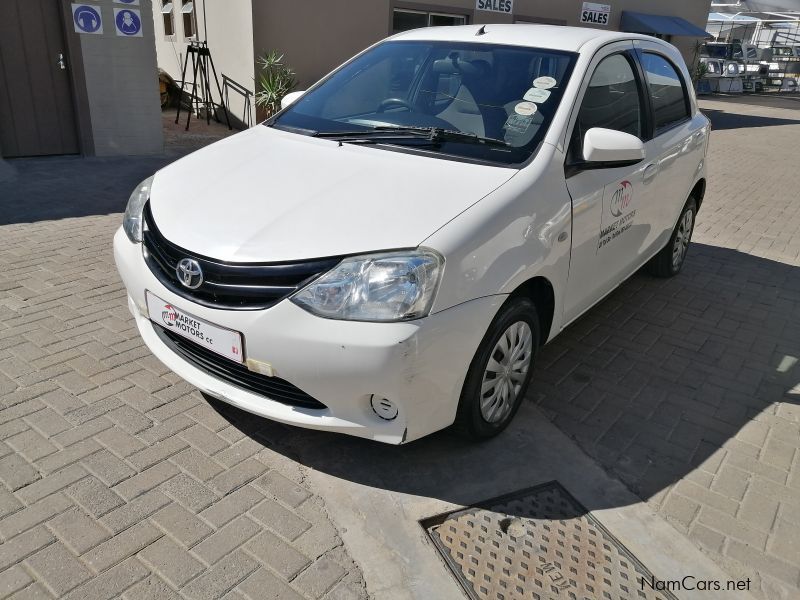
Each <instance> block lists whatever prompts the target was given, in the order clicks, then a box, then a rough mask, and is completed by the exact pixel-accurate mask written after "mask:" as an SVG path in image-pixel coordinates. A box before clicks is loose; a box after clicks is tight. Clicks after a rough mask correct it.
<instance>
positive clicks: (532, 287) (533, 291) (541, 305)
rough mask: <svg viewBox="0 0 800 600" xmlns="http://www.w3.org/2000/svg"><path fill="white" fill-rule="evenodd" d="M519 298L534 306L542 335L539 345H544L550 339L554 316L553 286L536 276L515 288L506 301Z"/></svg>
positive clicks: (548, 281) (545, 279)
mask: <svg viewBox="0 0 800 600" xmlns="http://www.w3.org/2000/svg"><path fill="white" fill-rule="evenodd" d="M519 297H523V298H529V299H531V300H532V301H533V303H534V304H535V305H536V312H537V313H538V315H539V327H540V329H541V333H542V335H541V340H540V343H541V345H544V344H545V343H546V342H547V340H548V339H549V338H550V328H551V327H552V325H553V316H554V315H555V292H554V291H553V284H552V283H550V280H548V279H547V278H546V277H542V276H541V275H537V276H536V277H532V278H530V279H528V280H527V281H525V282H523V283H521V284H520V285H519V286H517V288H516V289H515V290H514V291H513V292H511V294H510V295H509V297H508V300H511V299H512V298H519ZM508 300H507V301H506V302H508Z"/></svg>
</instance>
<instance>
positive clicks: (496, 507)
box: [422, 481, 676, 600]
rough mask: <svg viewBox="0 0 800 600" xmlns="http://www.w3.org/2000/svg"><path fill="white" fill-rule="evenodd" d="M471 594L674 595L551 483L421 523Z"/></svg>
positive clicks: (611, 598) (622, 599) (609, 599)
mask: <svg viewBox="0 0 800 600" xmlns="http://www.w3.org/2000/svg"><path fill="white" fill-rule="evenodd" d="M422 526H423V527H425V529H426V531H427V532H428V535H429V536H430V538H431V540H433V542H434V544H435V545H436V547H437V548H438V550H439V552H440V553H441V555H442V557H443V558H444V560H445V562H446V563H447V565H448V567H449V568H450V570H451V571H452V572H453V574H454V575H455V576H456V578H457V579H458V581H459V583H460V584H461V586H462V587H463V588H464V591H465V592H466V593H467V595H468V596H469V597H470V598H473V599H476V600H477V599H481V600H483V599H491V600H516V599H523V598H524V599H525V600H531V599H534V600H546V599H551V598H552V599H559V600H560V599H563V598H568V599H570V600H579V599H580V600H584V599H585V600H598V599H605V600H628V599H636V600H638V599H640V598H641V599H648V600H649V599H660V600H676V599H675V596H674V595H673V594H672V593H670V592H668V591H663V592H662V591H654V590H652V589H651V588H650V587H649V586H644V588H645V589H642V587H643V586H642V584H641V582H640V579H641V578H642V577H644V578H645V579H646V580H647V581H651V577H652V573H651V572H650V571H649V570H648V569H647V568H646V567H645V566H644V565H643V564H642V563H641V562H639V561H638V560H637V559H636V558H634V556H633V555H632V554H631V553H630V551H628V549H627V548H625V546H623V545H622V544H621V543H620V542H619V540H617V539H616V538H615V537H614V536H613V535H611V534H610V533H609V532H608V530H607V529H606V528H605V527H603V525H602V524H600V523H599V522H598V521H597V520H596V519H595V518H594V517H593V516H592V515H591V514H589V512H588V511H587V510H586V509H585V508H584V507H583V506H581V505H580V504H579V503H578V502H577V501H576V500H575V499H574V498H573V497H572V496H570V494H569V492H567V491H566V490H565V489H564V488H563V487H561V485H560V484H559V483H557V482H555V481H553V482H550V483H546V484H543V485H540V486H536V487H534V488H529V489H526V490H522V491H520V492H516V493H514V494H509V495H506V496H502V497H500V498H495V499H494V500H489V501H487V502H485V503H482V505H481V507H478V508H470V509H466V510H460V511H457V512H453V513H448V514H444V515H439V516H438V517H433V518H431V519H427V520H425V521H423V522H422Z"/></svg>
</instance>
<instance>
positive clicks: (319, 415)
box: [114, 229, 506, 444]
mask: <svg viewBox="0 0 800 600" xmlns="http://www.w3.org/2000/svg"><path fill="white" fill-rule="evenodd" d="M114 258H115V260H116V263H117V269H118V270H119V273H120V275H121V277H122V280H123V282H124V284H125V287H126V289H127V292H128V306H129V308H130V311H131V313H132V314H133V316H134V319H135V320H136V325H137V327H138V329H139V332H140V334H141V336H142V339H143V340H144V342H145V344H146V345H147V346H148V348H149V349H150V350H151V351H152V352H153V354H155V356H156V357H157V358H158V359H159V360H161V362H163V363H164V364H165V365H166V366H167V367H168V368H170V369H171V370H172V371H174V372H175V373H177V374H178V375H179V376H180V377H182V378H183V379H185V380H186V381H188V382H189V383H191V384H192V385H194V386H196V387H197V388H199V389H200V390H201V391H203V392H205V393H207V394H209V395H211V396H213V397H215V398H219V399H220V400H222V401H224V402H227V403H229V404H231V405H233V406H236V407H238V408H241V409H243V410H245V411H248V412H251V413H253V414H256V415H260V416H262V417H266V418H268V419H272V420H275V421H280V422H282V423H288V424H291V425H298V426H300V427H307V428H310V429H320V430H327V431H335V432H339V433H346V434H349V435H355V436H358V437H364V438H368V439H373V440H377V441H381V442H386V443H392V444H401V443H404V442H408V441H411V440H414V439H417V438H420V437H423V436H425V435H427V434H429V433H432V432H434V431H438V430H440V429H443V428H445V427H447V426H448V425H450V424H451V423H452V422H453V420H454V419H455V414H456V409H457V407H458V400H459V397H460V394H461V387H462V385H463V382H464V378H465V376H466V373H467V370H468V368H469V364H470V362H471V361H472V358H473V356H474V355H475V351H476V349H477V347H478V345H479V344H480V341H481V339H482V337H483V335H484V333H485V332H486V330H487V328H488V326H489V323H490V322H491V320H492V318H493V317H494V315H495V314H496V312H497V310H498V309H499V308H500V306H501V304H502V303H503V301H504V300H505V298H506V297H505V296H490V297H486V298H479V299H476V300H472V301H470V302H466V303H464V304H460V305H458V306H456V307H453V308H450V309H447V310H444V311H442V312H439V313H436V314H432V315H430V316H428V317H426V318H424V319H419V320H417V321H408V322H403V323H364V322H353V321H336V320H330V319H323V318H320V317H316V316H314V315H312V314H310V313H308V312H306V311H305V310H303V309H301V308H300V307H298V306H296V305H295V304H294V303H292V302H290V301H288V300H284V301H282V302H279V303H278V304H276V305H275V306H273V307H271V308H269V309H266V310H258V311H234V310H218V309H211V308H207V307H204V306H200V305H198V304H194V303H193V302H191V301H190V300H187V299H185V298H183V297H181V296H178V295H176V294H174V293H172V292H171V291H170V290H168V289H167V288H166V287H164V286H163V285H162V284H161V283H160V282H159V280H158V279H157V278H156V277H155V276H154V275H153V273H152V272H151V271H150V269H149V268H148V267H147V265H146V264H145V262H144V258H143V257H142V248H141V245H139V244H133V243H131V242H130V241H129V240H128V238H127V237H126V235H125V233H124V232H123V231H122V229H120V230H119V231H117V234H116V235H115V237H114ZM146 290H149V291H150V292H152V293H153V294H155V295H156V296H158V297H159V298H161V299H163V300H165V301H166V302H169V303H171V304H174V305H175V306H176V307H178V308H180V309H182V310H184V311H186V312H188V313H191V314H192V315H194V316H196V317H199V318H200V319H203V320H206V321H209V322H210V323H213V324H215V325H219V326H221V327H226V328H228V329H233V330H235V331H239V332H241V333H242V336H243V338H244V348H245V355H246V358H248V359H253V360H257V361H259V362H261V363H266V364H268V365H270V366H271V368H272V369H273V371H274V375H275V376H276V377H280V378H281V379H284V380H286V381H288V382H289V383H291V384H293V385H294V386H296V387H298V388H300V389H301V390H303V391H304V392H306V393H307V394H309V395H310V396H312V397H313V398H315V399H317V400H319V401H320V402H322V403H323V404H324V405H325V406H326V408H325V409H319V410H315V409H307V408H299V407H296V406H289V405H286V404H283V403H281V402H277V401H275V400H271V399H270V398H267V397H265V396H262V395H260V394H256V393H253V392H250V391H248V390H245V389H243V388H241V387H238V386H236V385H233V384H231V383H228V382H226V381H224V380H222V379H219V378H217V377H214V376H212V375H211V374H209V373H208V372H207V371H205V370H204V369H201V368H199V367H197V366H195V365H194V364H193V363H190V362H188V361H187V360H185V359H184V358H183V357H181V356H180V355H178V354H177V353H176V352H174V351H173V350H172V349H171V348H170V347H169V346H167V345H166V344H165V343H164V342H163V341H162V340H161V338H160V337H159V336H158V335H157V333H156V331H155V329H154V325H153V324H152V323H151V321H150V320H149V318H148V316H147V308H146V300H145V294H146ZM373 395H375V396H377V397H379V398H387V399H388V400H390V401H391V402H392V403H394V404H395V406H396V407H397V408H398V415H397V417H396V418H395V419H393V420H391V421H387V420H384V419H382V418H381V417H379V416H378V415H377V414H376V413H375V412H374V411H373V410H372V407H371V403H370V400H371V397H372V396H373Z"/></svg>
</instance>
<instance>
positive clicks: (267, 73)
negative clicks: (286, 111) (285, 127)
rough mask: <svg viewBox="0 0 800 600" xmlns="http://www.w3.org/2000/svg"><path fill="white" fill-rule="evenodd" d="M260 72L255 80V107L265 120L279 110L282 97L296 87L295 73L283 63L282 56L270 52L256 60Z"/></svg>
mask: <svg viewBox="0 0 800 600" xmlns="http://www.w3.org/2000/svg"><path fill="white" fill-rule="evenodd" d="M258 64H259V66H260V67H261V70H260V72H259V74H258V78H257V80H256V94H255V99H256V106H258V107H259V108H260V109H262V110H263V111H264V116H265V117H266V118H269V117H271V116H272V115H274V114H275V113H277V112H278V111H279V110H280V109H281V100H283V97H284V96H285V95H286V94H288V93H289V92H291V91H292V90H293V89H294V88H295V87H297V77H296V75H297V74H296V73H295V72H294V71H293V70H292V69H291V68H289V67H288V66H287V65H286V64H285V63H284V62H283V54H278V52H277V51H276V50H270V51H269V52H266V53H264V54H263V55H262V56H260V57H259V58H258Z"/></svg>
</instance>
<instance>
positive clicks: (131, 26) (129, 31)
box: [114, 8, 142, 37]
mask: <svg viewBox="0 0 800 600" xmlns="http://www.w3.org/2000/svg"><path fill="white" fill-rule="evenodd" d="M114 23H116V25H117V35H121V36H124V37H142V17H141V14H140V13H139V11H138V10H134V9H132V8H115V9H114Z"/></svg>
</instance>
